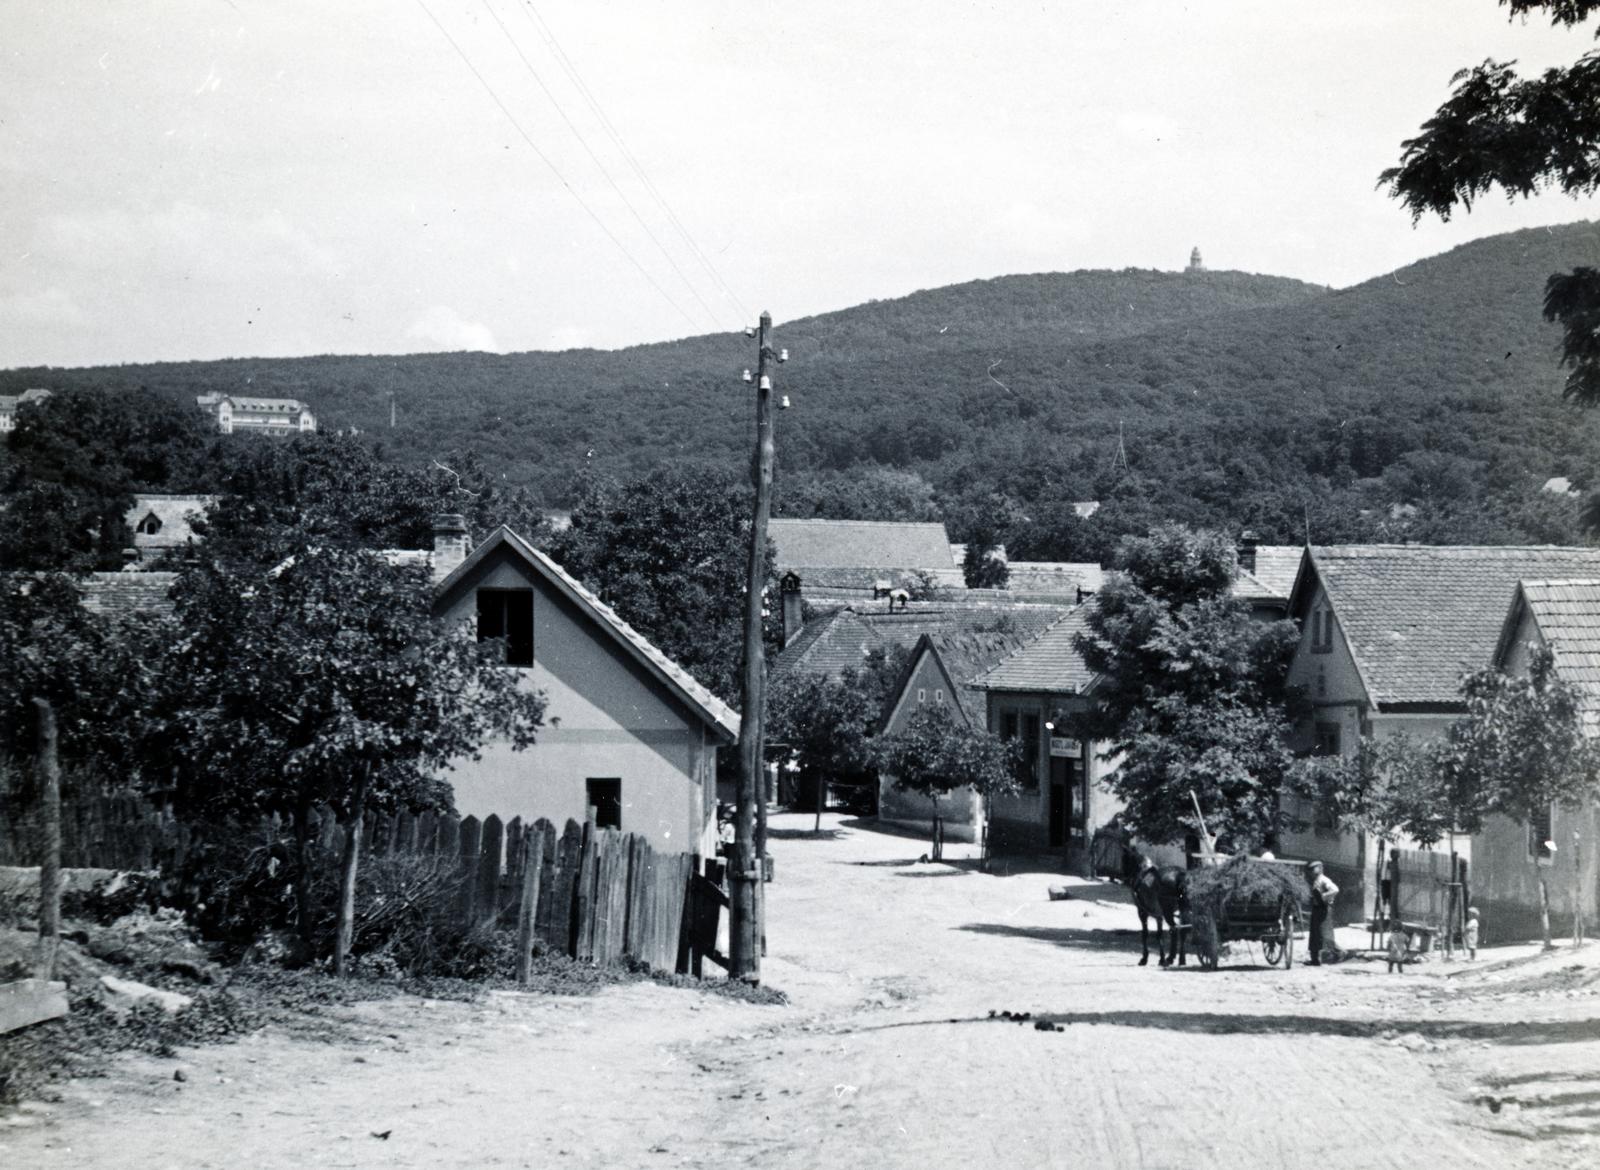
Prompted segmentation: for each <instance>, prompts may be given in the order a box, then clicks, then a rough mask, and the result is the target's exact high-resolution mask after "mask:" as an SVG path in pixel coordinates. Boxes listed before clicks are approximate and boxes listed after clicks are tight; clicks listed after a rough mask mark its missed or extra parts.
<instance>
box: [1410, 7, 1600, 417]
mask: <svg viewBox="0 0 1600 1170" xmlns="http://www.w3.org/2000/svg"><path fill="white" fill-rule="evenodd" d="M1500 3H1501V4H1502V6H1504V7H1506V8H1508V9H1510V12H1511V15H1512V17H1513V18H1515V17H1517V16H1526V15H1530V14H1538V13H1541V12H1542V13H1544V14H1546V15H1548V16H1549V18H1550V22H1551V24H1553V25H1562V26H1564V27H1567V28H1573V27H1575V26H1577V25H1579V24H1581V23H1583V22H1584V21H1586V20H1588V19H1589V17H1590V16H1591V15H1593V14H1594V13H1595V12H1596V11H1597V10H1600V4H1597V3H1595V0H1500ZM1514 65H1515V63H1514V62H1507V61H1494V60H1487V61H1484V62H1483V64H1481V65H1476V66H1473V67H1472V68H1470V69H1463V70H1461V71H1460V72H1459V73H1457V74H1456V75H1455V76H1454V77H1453V78H1451V83H1452V84H1453V85H1454V87H1455V90H1454V92H1453V93H1452V94H1451V96H1450V98H1449V100H1448V101H1446V102H1445V103H1444V104H1443V105H1442V106H1440V107H1439V109H1438V110H1437V111H1436V112H1435V113H1434V115H1433V117H1431V118H1429V119H1428V120H1427V121H1426V122H1425V123H1423V126H1422V130H1421V132H1420V133H1419V134H1418V135H1417V136H1416V137H1415V138H1410V139H1407V140H1406V141H1404V142H1403V143H1401V152H1402V153H1401V158H1400V165H1399V166H1397V167H1391V168H1389V169H1388V170H1386V171H1384V172H1383V174H1382V175H1380V176H1379V178H1378V182H1379V184H1380V185H1385V184H1386V185H1387V186H1388V188H1389V194H1390V195H1391V196H1393V197H1394V198H1396V199H1398V200H1400V202H1401V203H1402V204H1403V205H1404V206H1405V207H1406V208H1407V210H1409V211H1410V212H1411V218H1412V222H1415V221H1416V220H1418V219H1420V218H1421V217H1422V216H1423V215H1424V214H1427V213H1430V212H1431V213H1433V214H1435V215H1438V216H1439V217H1440V218H1441V219H1449V218H1450V214H1451V212H1452V211H1454V210H1455V208H1456V207H1457V205H1459V206H1461V207H1462V208H1464V209H1466V210H1468V211H1470V210H1471V209H1472V203H1473V201H1474V200H1475V199H1477V198H1479V197H1480V196H1482V195H1485V194H1487V193H1488V192H1489V191H1490V190H1492V189H1493V188H1495V187H1499V188H1500V189H1502V190H1503V191H1504V192H1505V193H1506V195H1507V197H1508V198H1510V197H1515V196H1518V195H1520V196H1523V197H1524V198H1526V197H1528V196H1531V195H1534V194H1536V193H1538V192H1540V191H1543V190H1546V189H1548V188H1551V187H1555V188H1559V189H1560V190H1562V191H1564V192H1566V193H1567V194H1569V195H1589V194H1592V193H1593V192H1594V191H1595V190H1596V189H1600V50H1591V51H1589V52H1587V53H1585V54H1583V55H1582V56H1581V57H1579V58H1578V59H1577V60H1576V61H1575V62H1573V63H1572V64H1571V65H1569V66H1566V67H1565V68H1551V69H1547V70H1545V71H1544V73H1542V74H1540V75H1539V76H1538V77H1530V78H1524V77H1522V76H1520V75H1519V74H1518V73H1517V71H1516V69H1515V68H1514ZM1544 316H1545V319H1546V320H1547V321H1555V322H1559V323H1560V324H1561V327H1562V332H1563V341H1562V353H1561V361H1562V364H1563V365H1565V366H1568V367H1570V371H1571V372H1570V373H1569V374H1568V375H1567V382H1566V389H1565V393H1566V396H1567V397H1568V398H1570V399H1572V400H1573V401H1575V402H1577V403H1579V404H1580V405H1583V406H1595V405H1600V270H1597V269H1595V268H1592V267H1587V266H1584V267H1577V268H1574V269H1572V271H1570V272H1566V273H1557V274H1555V275H1553V276H1551V277H1550V278H1549V280H1548V281H1547V282H1546V283H1545V297H1544Z"/></svg>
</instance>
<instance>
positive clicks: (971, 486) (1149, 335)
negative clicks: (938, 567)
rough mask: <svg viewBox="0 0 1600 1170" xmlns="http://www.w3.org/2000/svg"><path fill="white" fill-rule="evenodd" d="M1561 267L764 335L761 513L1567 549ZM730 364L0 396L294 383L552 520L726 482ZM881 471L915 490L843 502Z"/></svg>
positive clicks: (867, 311)
mask: <svg viewBox="0 0 1600 1170" xmlns="http://www.w3.org/2000/svg"><path fill="white" fill-rule="evenodd" d="M1578 264H1600V228H1597V226H1596V225H1595V224H1590V223H1581V224H1573V225H1569V226H1566V227H1562V228H1557V229H1548V230H1547V229H1537V230H1530V231H1524V232H1516V233H1510V234H1506V235H1502V236H1497V237H1492V238H1490V239H1486V240H1481V241H1477V242H1475V243H1472V244H1468V245H1464V246H1462V247H1460V248H1457V249H1455V250H1453V251H1451V252H1449V253H1446V254H1445V255H1442V256H1438V257H1434V258H1431V259H1428V260H1425V261H1422V262H1420V263H1417V264H1414V265H1411V266H1409V267H1407V268H1404V269H1401V270H1400V271H1398V272H1395V273H1391V274H1388V275H1385V276H1382V277H1379V278H1377V279H1374V280H1371V281H1368V282H1366V283H1364V284H1361V285H1357V286H1355V287H1353V288H1349V289H1344V290H1339V291H1332V290H1328V289H1324V288H1320V287H1317V286H1313V285H1307V284H1303V283H1300V282H1296V281H1292V280H1286V279H1282V278H1277V277H1263V276H1253V275H1247V274H1243V273H1237V272H1203V273H1168V272H1153V271H1139V270H1125V271H1122V272H1098V271H1097V272H1074V273H1065V274H1062V273H1053V274H1041V275H1034V276H1012V277H1002V278H999V279H995V280H986V281H976V282H972V283H969V284H963V285H954V286H950V287H947V288H941V289H934V290H929V291H926V292H919V293H915V294H913V295H911V296H908V297H903V298H899V299H896V300H890V301H876V302H871V303H868V304H865V305H860V306H857V307H855V308H852V309H847V310H844V311H841V312H837V313H829V314H824V315H822V316H817V317H811V318H805V319H802V320H798V321H792V322H784V321H781V320H780V322H779V324H778V329H777V334H776V338H777V343H778V344H780V345H783V346H786V347H787V348H788V349H789V351H790V354H791V358H792V360H791V361H790V362H789V363H788V364H787V365H785V366H783V367H782V368H781V370H780V371H779V373H778V379H779V389H780V392H782V393H786V394H788V395H789V397H790V399H791V401H792V402H793V404H794V408H793V409H792V410H789V411H787V412H785V413H783V414H781V415H780V416H779V452H780V454H779V508H780V511H782V512H786V513H788V514H791V515H805V514H811V513H813V512H823V513H826V514H834V515H861V514H877V513H881V512H884V511H889V512H893V511H896V510H900V511H906V510H915V511H922V512H925V513H926V512H931V513H939V514H943V515H945V516H946V517H947V518H948V519H949V520H950V521H951V524H952V528H953V530H954V534H955V535H957V536H958V537H959V536H960V535H961V534H962V533H963V531H964V530H965V529H967V528H970V527H972V526H973V525H974V524H975V523H978V522H979V521H981V520H983V519H984V518H985V517H987V518H989V519H992V520H994V521H996V522H998V523H999V524H1000V527H1001V528H1002V530H1003V531H1004V532H1005V533H1006V534H1007V536H1008V540H1009V542H1010V543H1011V544H1012V546H1013V549H1014V551H1018V550H1020V551H1022V552H1024V553H1025V554H1026V555H1030V556H1046V557H1048V556H1060V557H1066V556H1069V555H1070V556H1075V555H1081V554H1092V553H1094V552H1095V551H1097V547H1098V546H1100V545H1102V544H1103V543H1104V542H1105V541H1107V540H1108V539H1110V538H1112V537H1114V536H1115V535H1117V534H1118V533H1120V532H1122V531H1142V530H1143V528H1144V527H1145V526H1146V525H1147V524H1148V523H1149V522H1151V521H1153V520H1155V519H1164V518H1171V519H1177V520H1181V521H1185V522H1188V523H1193V524H1224V525H1229V526H1233V527H1240V526H1249V527H1254V528H1256V529H1257V530H1259V531H1260V532H1261V534H1262V536H1263V538H1264V539H1267V540H1271V541H1298V540H1299V539H1301V538H1302V537H1303V536H1304V534H1305V531H1306V528H1307V525H1308V524H1309V526H1310V530H1311V534H1312V536H1313V537H1314V538H1315V539H1317V540H1319V541H1331V540H1345V539H1395V538H1400V537H1408V538H1412V539H1421V540H1483V541H1546V540H1574V539H1576V538H1577V535H1578V529H1577V526H1576V518H1577V506H1576V503H1575V502H1574V501H1572V500H1570V499H1567V498H1561V497H1555V496H1551V495H1549V494H1548V493H1541V492H1540V491H1539V487H1540V485H1541V484H1542V483H1543V482H1544V481H1545V480H1546V479H1548V478H1549V477H1551V476H1555V475H1566V476H1569V477H1571V478H1572V479H1573V480H1574V481H1575V482H1577V483H1579V484H1585V483H1586V482H1587V476H1588V471H1589V466H1590V461H1591V460H1592V458H1593V453H1594V452H1595V451H1596V450H1597V444H1596V440H1597V439H1600V429H1597V428H1600V420H1597V419H1596V418H1594V417H1593V416H1592V415H1590V414H1588V413H1585V412H1581V411H1579V410H1577V409H1576V408H1574V407H1571V406H1569V405H1567V404H1566V403H1564V402H1563V401H1562V400H1561V396H1560V385H1561V372H1560V370H1559V369H1558V368H1557V366H1556V356H1557V355H1556V343H1557V332H1556V330H1555V328H1554V327H1553V326H1550V325H1547V324H1545V323H1544V322H1543V320H1542V318H1541V315H1540V309H1541V297H1542V292H1543V287H1544V282H1545V278H1546V277H1547V276H1549V275H1550V274H1551V273H1553V272H1556V271H1559V270H1564V269H1568V268H1571V267H1573V266H1574V265H1578ZM753 349H754V346H753V343H752V342H751V341H750V340H749V339H747V338H745V337H743V336H742V335H712V336H705V337H696V338H689V339H685V340H682V341H677V342H671V343H664V344H658V345H649V346H638V347H634V348H631V349H625V350H618V351H605V352H602V351H594V350H572V351H567V352H563V353H525V354H507V355H490V354H445V355H419V356H411V357H310V358H299V359H292V360H266V359H243V360H234V361H223V362H187V363H163V364H156V365H140V366H118V367H101V368H90V369H74V370H56V369H45V370H41V369H32V370H15V371H6V372H0V393H15V392H17V391H18V390H20V389H22V388H24V387H26V386H34V385H42V386H52V387H55V386H65V385H78V386H102V387H107V388H120V387H132V386H144V387H148V388H150V389H152V390H155V391H158V392H160V393H163V394H172V395H175V396H190V395H194V394H197V393H201V392H204V391H209V390H222V391H233V392H237V393H250V394H258V395H270V396H288V397H298V398H302V399H305V400H307V401H309V402H310V403H312V405H313V407H314V408H315V410H316V411H317V414H318V417H319V421H320V423H321V424H322V425H323V426H325V427H332V428H340V427H350V426H355V427H357V428H359V429H360V430H361V431H362V432H364V433H366V434H369V435H371V436H373V437H375V438H377V439H378V440H380V441H381V442H383V443H384V444H385V445H386V446H387V447H388V448H389V450H390V451H391V452H392V453H393V454H395V455H397V456H399V457H401V458H403V459H416V460H422V459H425V458H427V457H430V456H434V455H439V454H443V453H444V452H448V451H451V450H459V449H463V448H470V449H473V450H476V451H477V452H478V453H479V454H480V455H481V457H482V459H483V460H484V462H485V464H487V465H488V466H489V467H491V468H497V469H498V470H499V471H501V472H503V473H504V474H505V476H506V477H507V479H508V480H509V481H510V482H513V483H522V484H527V485H529V486H532V487H535V488H537V489H538V490H539V491H540V492H542V493H543V495H544V497H545V499H546V501H547V502H548V503H550V504H552V505H559V504H562V503H565V502H567V501H569V500H570V499H571V498H572V495H573V492H574V483H575V480H576V477H577V475H578V474H579V473H580V472H581V471H582V470H583V469H585V468H588V469H590V470H592V471H599V472H609V473H613V474H618V475H621V476H624V477H631V476H633V475H636V474H637V473H639V472H640V471H642V470H644V469H645V468H647V467H648V466H649V465H651V464H654V463H657V462H660V461H664V460H669V459H674V458H690V459H697V460H707V461H711V462H715V463H719V464H722V465H725V466H732V467H743V466H745V465H746V464H747V461H748V458H749V449H750V443H751V439H752V434H753V427H752V413H753V411H752V405H751V403H752V391H751V389H750V388H749V387H748V386H746V385H745V384H744V383H742V382H741V381H740V380H739V372H740V370H741V369H743V368H744V367H746V366H750V365H753V364H754V353H753ZM391 395H393V398H394V402H395V405H396V410H397V414H398V419H399V426H398V427H397V428H395V429H394V430H390V429H389V426H388V422H389V404H390V396H391ZM1119 429H1120V433H1121V447H1120V452H1121V454H1119ZM590 452H592V453H593V454H592V455H591V454H590ZM1124 456H1125V459H1124V458H1123V457H1124ZM884 467H891V468H897V469H901V470H903V471H906V472H911V473H915V477H912V476H900V477H883V476H881V475H880V476H877V477H876V478H875V479H873V480H872V482H873V484H874V485H875V487H874V489H873V490H872V491H867V492H863V491H862V490H861V489H860V485H861V484H862V483H863V482H864V480H865V479H866V473H867V472H868V471H872V470H875V469H878V468H884ZM916 477H920V478H916ZM891 481H892V484H891ZM922 481H926V482H925V483H924V482H922ZM885 484H891V486H892V487H893V490H892V491H891V490H887V489H885V487H884V485H885ZM930 485H931V490H929V487H930ZM1082 499H1099V500H1102V501H1103V502H1104V504H1105V507H1104V508H1103V509H1102V511H1101V513H1100V514H1099V515H1098V516H1096V517H1095V519H1094V520H1093V521H1091V522H1089V523H1088V524H1082V523H1078V522H1075V521H1074V520H1073V519H1072V518H1071V517H1070V508H1068V507H1067V505H1068V504H1069V503H1070V502H1071V501H1072V500H1082Z"/></svg>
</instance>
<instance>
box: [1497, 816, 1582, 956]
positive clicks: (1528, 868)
mask: <svg viewBox="0 0 1600 1170" xmlns="http://www.w3.org/2000/svg"><path fill="white" fill-rule="evenodd" d="M1550 830H1551V836H1550V839H1551V840H1552V841H1554V842H1555V844H1556V852H1555V857H1554V858H1553V859H1552V860H1551V863H1550V864H1549V865H1541V866H1537V867H1536V866H1535V864H1534V860H1533V857H1532V856H1531V855H1530V854H1529V851H1528V824H1527V822H1526V821H1513V820H1511V819H1510V818H1509V817H1498V816H1497V817H1490V818H1489V820H1488V822H1487V823H1486V824H1485V825H1484V827H1483V832H1481V833H1479V834H1477V835H1476V836H1474V837H1473V838H1472V847H1473V848H1472V855H1473V860H1472V862H1471V866H1470V868H1469V869H1468V871H1467V880H1468V884H1469V886H1470V887H1471V889H1470V892H1469V896H1470V898H1471V899H1472V905H1474V906H1476V907H1478V910H1479V912H1480V915H1481V917H1480V923H1481V926H1480V930H1481V936H1480V941H1481V942H1482V943H1483V944H1484V945H1485V946H1491V945H1494V944H1496V943H1507V942H1524V941H1527V940H1529V939H1536V938H1538V937H1540V925H1539V879H1540V878H1541V877H1542V878H1543V879H1544V881H1545V884H1546V888H1547V889H1548V890H1549V892H1550V929H1551V931H1552V933H1553V934H1554V935H1555V936H1556V937H1560V936H1562V935H1568V936H1570V935H1571V934H1572V916H1573V905H1574V892H1575V890H1574V887H1576V893H1577V897H1578V900H1579V901H1581V903H1582V906H1583V914H1584V919H1585V921H1586V922H1587V923H1588V924H1589V928H1590V929H1589V933H1590V934H1595V933H1600V857H1597V855H1596V851H1597V849H1600V808H1597V807H1596V805H1595V803H1594V802H1593V801H1590V802H1588V803H1587V804H1585V805H1584V806H1583V807H1582V808H1578V809H1564V808H1560V807H1557V808H1556V809H1554V810H1553V811H1552V813H1551V817H1550ZM1574 830H1576V831H1577V833H1578V835H1579V838H1580V842H1579V845H1578V848H1577V849H1576V850H1574V846H1573V840H1572V834H1573V832H1574ZM1575 852H1576V854H1577V857H1578V864H1577V865H1576V866H1575V865H1574V864H1573V857H1574V853H1575ZM1575 879H1576V880H1575Z"/></svg>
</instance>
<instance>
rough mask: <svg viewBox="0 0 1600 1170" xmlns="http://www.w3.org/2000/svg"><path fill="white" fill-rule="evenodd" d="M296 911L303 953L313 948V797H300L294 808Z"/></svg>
mask: <svg viewBox="0 0 1600 1170" xmlns="http://www.w3.org/2000/svg"><path fill="white" fill-rule="evenodd" d="M294 847H295V874H294V912H295V916H296V917H297V918H299V920H300V944H301V947H302V948H303V951H302V953H303V954H305V953H309V952H310V950H311V798H310V797H309V796H306V795H302V796H301V797H300V800H299V803H298V804H297V805H296V806H295V810H294Z"/></svg>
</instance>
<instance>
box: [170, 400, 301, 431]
mask: <svg viewBox="0 0 1600 1170" xmlns="http://www.w3.org/2000/svg"><path fill="white" fill-rule="evenodd" d="M195 403H196V404H197V405H198V406H199V407H200V409H201V410H203V411H205V412H206V413H207V414H209V415H211V417H212V418H214V419H216V422H217V430H219V431H221V432H222V433H223V434H224V435H236V434H255V435H277V436H280V437H282V436H286V435H302V434H309V433H310V432H312V431H315V430H316V429H317V420H316V416H315V415H313V414H312V413H311V408H310V407H309V406H307V405H306V404H305V403H303V402H301V401H300V400H299V399H296V398H254V397H247V396H245V395H239V394H201V395H200V396H199V397H197V398H196V399H195Z"/></svg>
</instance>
